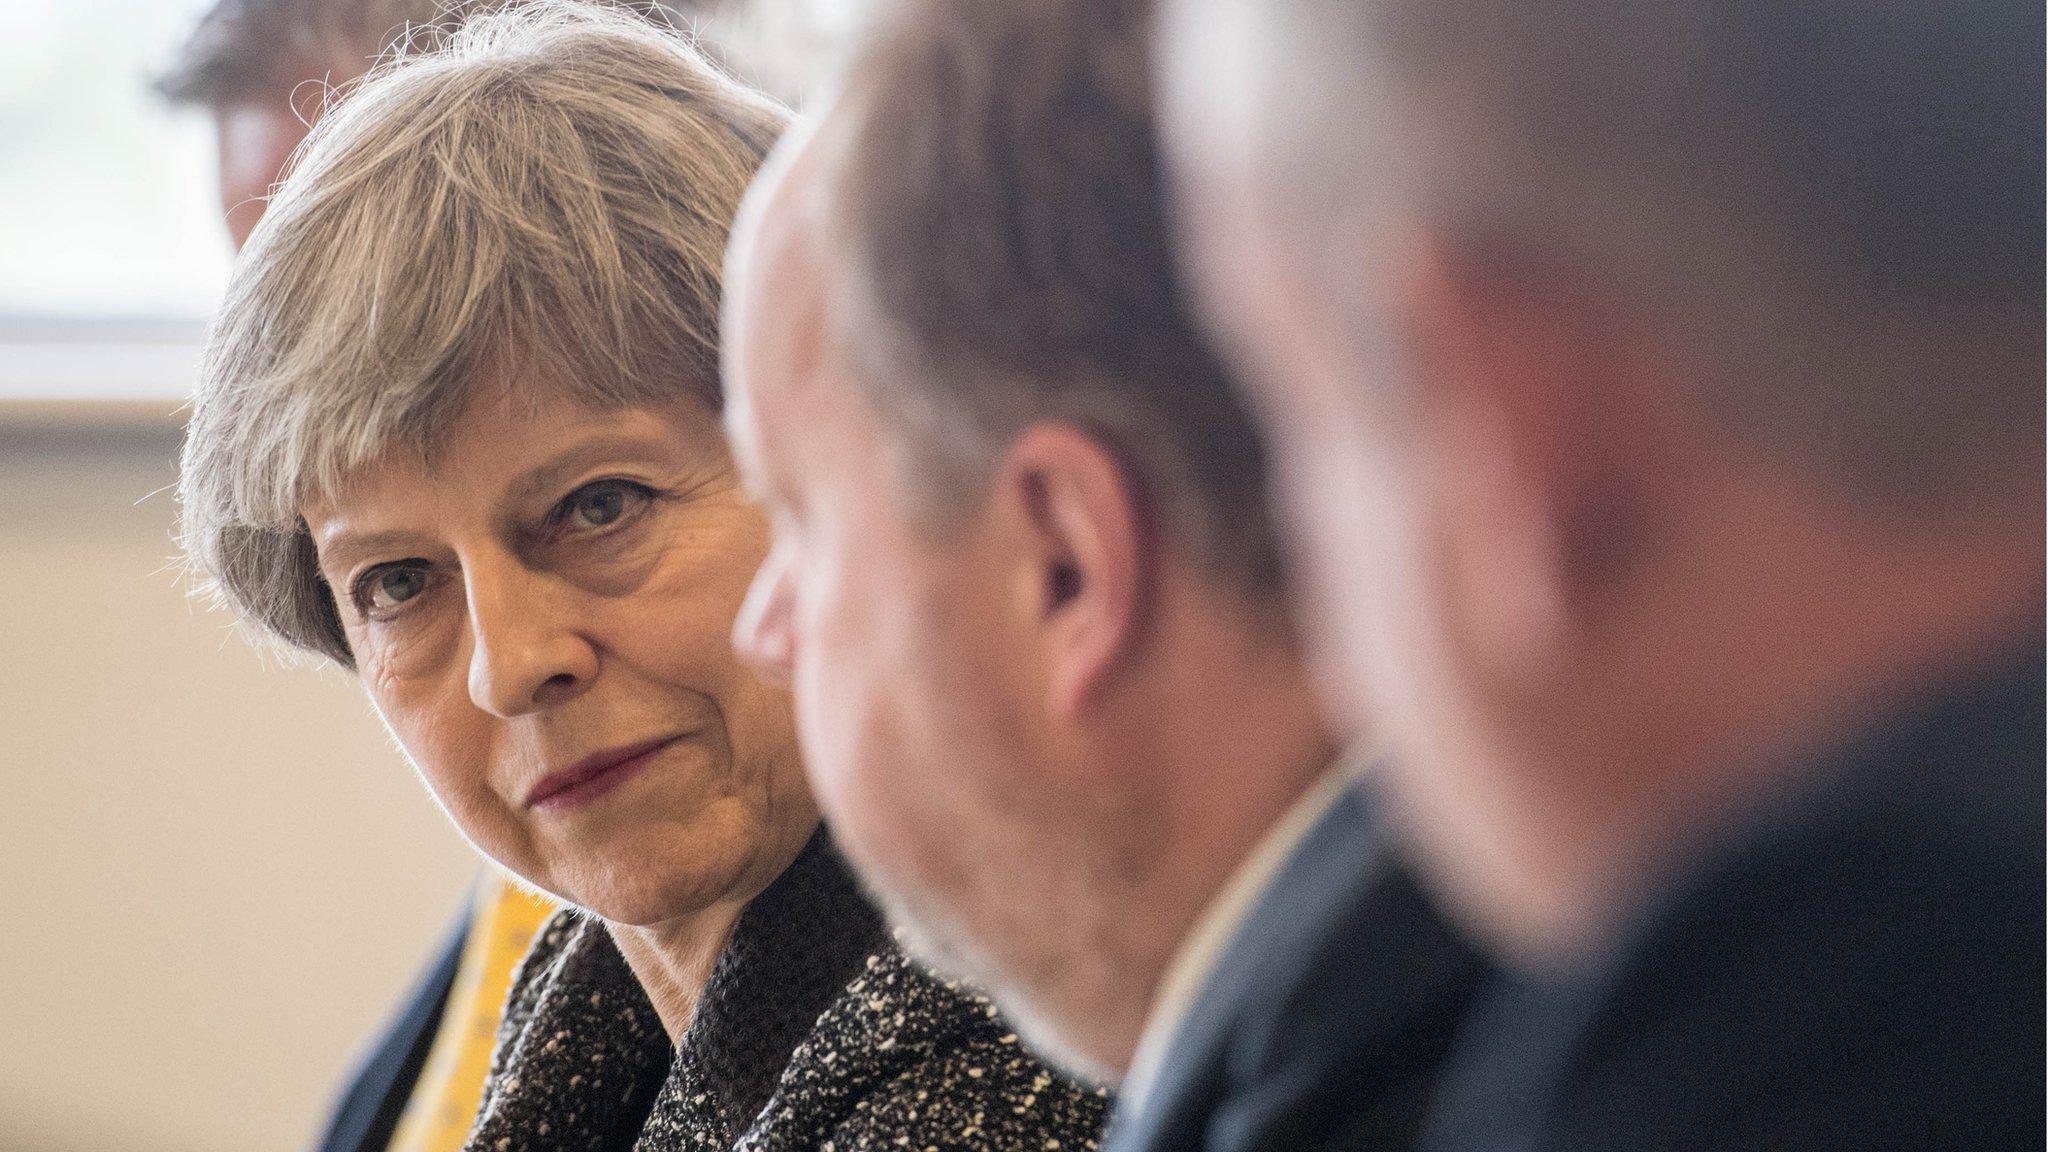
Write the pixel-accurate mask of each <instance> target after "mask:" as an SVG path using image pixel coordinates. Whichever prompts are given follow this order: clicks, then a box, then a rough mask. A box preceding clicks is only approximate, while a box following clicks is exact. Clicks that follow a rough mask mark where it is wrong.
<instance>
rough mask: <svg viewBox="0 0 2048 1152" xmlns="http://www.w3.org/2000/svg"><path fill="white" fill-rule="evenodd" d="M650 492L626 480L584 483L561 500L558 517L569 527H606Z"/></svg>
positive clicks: (631, 509)
mask: <svg viewBox="0 0 2048 1152" xmlns="http://www.w3.org/2000/svg"><path fill="white" fill-rule="evenodd" d="M652 494H653V493H652V492H651V491H649V490H648V489H647V488H646V487H644V486H643V485H639V484H634V483H631V482H628V481H625V480H600V481H598V482H597V483H595V484H586V485H585V486H583V487H582V488H579V489H577V490H576V491H575V492H572V493H570V494H569V497H568V499H566V500H564V501H562V505H561V509H560V513H559V519H560V522H561V523H562V524H563V525H564V526H565V527H568V528H571V529H576V530H585V531H587V530H589V529H593V528H608V527H610V526H611V525H613V524H616V523H618V522H619V521H621V520H624V519H625V518H626V517H627V516H630V515H632V514H633V513H634V512H636V511H638V510H639V508H640V506H641V505H642V504H644V503H646V501H647V500H648V498H649V497H650V496H651V495H652Z"/></svg>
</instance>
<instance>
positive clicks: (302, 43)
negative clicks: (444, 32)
mask: <svg viewBox="0 0 2048 1152" xmlns="http://www.w3.org/2000/svg"><path fill="white" fill-rule="evenodd" d="M446 8H448V4H447V3H445V0H219V3H217V4H215V5H214V6H213V8H212V9H211V10H209V11H208V12H207V13H206V15H205V16H203V17H201V18H200V21H199V24H198V26H197V27H196V28H194V29H193V31H192V35H191V36H190V37H189V38H188V39H187V40H186V42H185V45H184V47H183V48H182V49H181V50H180V51H179V54H178V58H177V61H176V62H175V63H174V64H173V65H172V67H171V70H170V71H169V72H168V73H167V74H166V75H165V76H164V77H163V79H162V80H160V81H159V82H158V87H159V89H161V90H162V91H163V93H164V94H165V95H166V96H168V97H170V98H171V99H172V100H175V101H177V102H179V103H184V104H193V105H197V106H200V107H203V108H205V109H206V110H207V111H208V112H210V113H211V114H212V116H213V123H214V137H215V142H216V144H217V146H218V149H219V158H220V202H221V209H222V211H223V212H225V213H226V215H227V222H228V234H229V235H230V236H231V237H232V238H233V239H234V243H235V247H236V248H240V247H241V246H242V243H243V241H245V240H247V239H248V238H249V232H250V230H251V229H253V228H255V227H256V221H257V220H259V219H261V218H262V216H263V207H264V204H265V202H266V198H267V197H268V196H269V195H270V188H271V185H273V184H275V183H276V182H277V180H278V177H279V175H280V174H281V173H282V172H283V170H284V166H285V164H286V162H288V161H289V160H290V159H291V156H292V152H293V150H295V149H296V148H297V147H298V146H299V142H300V141H301V140H304V139H305V138H306V133H307V131H308V130H309V129H310V128H311V127H312V124H313V121H314V120H316V119H318V117H319V115H320V112H321V110H322V108H323V105H324V103H325V101H326V98H327V91H328V89H329V88H330V87H331V86H335V85H340V84H345V83H347V82H348V81H350V80H353V79H355V78H357V77H358V76H361V75H362V74H363V73H365V72H367V71H369V69H370V65H371V64H373V63H375V62H376V60H377V57H378V55H379V54H380V53H382V52H383V51H384V49H385V48H386V47H387V46H388V45H390V43H391V42H392V40H393V39H395V38H397V37H399V36H402V35H404V34H405V32H406V29H407V28H408V26H410V25H426V24H432V23H434V22H435V20H436V19H437V18H438V17H440V15H441V13H442V12H443V10H444V9H446Z"/></svg>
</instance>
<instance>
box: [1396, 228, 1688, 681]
mask: <svg viewBox="0 0 2048 1152" xmlns="http://www.w3.org/2000/svg"><path fill="white" fill-rule="evenodd" d="M1412 259H1413V264H1412V266H1411V268H1410V269H1409V271H1410V275H1409V276H1407V277H1406V278H1405V280H1406V287H1407V289H1408V291H1407V293H1406V294H1405V298H1404V300H1403V301H1402V305H1401V306H1402V307H1403V309H1404V310H1405V311H1406V312H1407V316H1406V317H1405V320H1406V323H1405V327H1406V328H1407V335H1408V340H1407V345H1408V347H1409V350H1410V354H1411V362H1410V363H1411V370H1412V372H1413V378H1414V384H1415V385H1416V386H1417V391H1418V394H1417V396H1416V400H1417V404H1418V408H1417V413H1418V415H1419V416H1421V417H1422V419H1423V421H1424V427H1425V428H1426V429H1427V431H1426V432H1425V437H1426V439H1427V440H1428V441H1429V443H1428V446H1426V447H1425V446H1418V449H1419V450H1420V451H1423V452H1425V453H1427V454H1428V458H1426V459H1424V460H1423V461H1422V467H1423V468H1424V469H1425V470H1426V474H1428V475H1430V476H1431V477H1432V483H1431V488H1432V489H1433V491H1432V494H1431V497H1430V498H1431V499H1433V500H1434V501H1435V502H1436V503H1437V506H1438V513H1439V516H1440V519H1439V520H1438V523H1439V525H1440V526H1441V531H1442V535H1441V536H1440V537H1439V539H1438V541H1437V542H1436V544H1437V547H1438V548H1439V549H1440V555H1439V556H1437V557H1435V558H1434V560H1433V563H1434V564H1435V566H1436V569H1435V579H1437V580H1438V581H1439V587H1440V589H1441V591H1442V592H1443V594H1444V595H1446V596H1450V597H1452V598H1453V604H1452V605H1451V607H1452V612H1451V613H1450V618H1451V619H1452V620H1453V621H1455V625H1454V626H1456V627H1459V628H1460V629H1461V630H1462V631H1463V633H1464V635H1462V636H1460V637H1458V638H1457V639H1458V641H1459V642H1460V643H1462V644H1465V645H1469V646H1471V649H1472V652H1473V654H1474V656H1475V657H1477V658H1478V659H1480V660H1481V661H1482V662H1484V663H1485V664H1486V665H1487V666H1489V667H1492V668H1494V669H1495V670H1496V671H1499V672H1504V673H1508V674H1510V675H1513V674H1516V673H1527V672H1529V671H1532V670H1534V668H1533V667H1532V665H1535V664H1540V663H1541V662H1542V661H1543V660H1545V659H1546V654H1547V653H1551V652H1553V651H1554V650H1555V649H1556V647H1557V645H1558V644H1559V643H1560V642H1561V641H1562V640H1563V639H1564V634H1565V633H1566V632H1567V631H1570V630H1575V629H1578V628H1581V627H1583V626H1585V625H1586V624H1587V623H1588V622H1589V616H1590V615H1591V614H1593V613H1596V612H1597V611H1598V610H1599V608H1600V605H1601V602H1602V600H1603V599H1605V598H1607V597H1608V596H1609V595H1610V594H1611V593H1612V592H1613V590H1614V588H1615V587H1616V584H1617V583H1618V582H1619V581H1620V580H1622V579H1623V578H1624V577H1625V575H1626V573H1627V571H1628V570H1629V569H1630V568H1631V566H1632V565H1633V564H1634V563H1635V562H1636V561H1637V560H1638V559H1639V558H1640V551H1639V550H1640V549H1641V548H1642V547H1643V546H1644V543H1645V538H1644V534H1645V532H1646V531H1647V530H1648V529H1649V527H1650V526H1652V525H1654V524H1655V523H1656V520H1657V513H1656V507H1657V505H1658V504H1659V503H1660V502H1661V500H1662V498H1663V497H1662V488H1663V486H1664V485H1667V484H1669V483H1670V482H1671V481H1672V479H1673V478H1672V476H1671V475H1670V473H1671V470H1672V468H1673V467H1675V465H1676V463H1677V460H1676V457H1675V455H1674V454H1673V453H1671V452H1670V451H1669V450H1668V449H1669V446H1668V444H1667V442H1666V441H1667V438H1666V437H1665V435H1664V431H1665V427H1664V425H1663V424H1661V423H1660V422H1659V420H1658V418H1657V417H1658V415H1659V413H1658V411H1657V408H1656V405H1655V404H1653V403H1651V402H1650V395H1651V391H1652V390H1651V389H1649V388H1646V386H1645V385H1646V384H1647V383H1648V381H1647V380H1646V378H1645V376H1646V372H1647V371H1648V370H1649V369H1650V366H1651V365H1650V362H1649V361H1648V360H1646V359H1645V358H1644V357H1643V356H1642V355H1640V352H1639V349H1638V348H1637V346H1636V345H1635V344H1633V343H1632V339H1631V333H1632V332H1634V331H1635V330H1636V329H1635V328H1634V326H1633V325H1632V324H1631V323H1630V321H1629V318H1628V317H1626V316H1624V315H1622V314H1620V313H1618V312H1615V311H1612V310H1610V309H1609V308H1607V307H1605V306H1604V305H1603V303H1602V302H1601V301H1600V300H1598V299H1596V298H1594V297H1592V296H1590V295H1588V294H1586V293H1584V292H1582V291H1580V290H1579V289H1578V288H1577V286H1576V285H1575V283H1574V282H1573V278H1572V277H1571V276H1570V275H1569V274H1568V272H1566V271H1564V270H1561V269H1558V268H1555V267H1547V266H1543V265H1540V264H1537V263H1535V262H1533V261H1527V260H1523V259H1520V258H1518V256H1517V254H1515V253H1514V252H1512V251H1507V250H1501V249H1496V248H1463V249H1454V248H1451V247H1449V246H1445V245H1441V244H1426V245H1421V246H1419V247H1418V248H1417V249H1416V250H1414V252H1413V253H1412Z"/></svg>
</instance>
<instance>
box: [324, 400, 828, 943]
mask: <svg viewBox="0 0 2048 1152" xmlns="http://www.w3.org/2000/svg"><path fill="white" fill-rule="evenodd" d="M456 428H457V431H456V433H455V434H454V435H453V437H452V438H451V439H450V441H449V443H448V444H447V446H446V450H445V451H444V452H443V453H441V454H440V455H439V457H438V459H437V460H436V461H435V463H434V465H433V466H432V467H431V468H428V467H425V466H423V465H420V464H418V463H415V462H413V461H411V460H399V459H392V460H388V461H385V462H383V463H382V464H380V465H378V466H375V467H372V468H369V469H365V470H364V471H363V472H362V473H360V474H359V475H357V476H355V477H354V478H353V479H352V481H351V482H350V483H349V484H347V485H346V486H344V488H343V490H342V491H341V493H340V495H338V496H337V497H336V498H335V499H334V500H333V501H332V502H329V503H321V504H317V505H310V506H308V507H306V508H304V509H302V510H301V511H302V513H303V515H304V517H305V520H306V524H307V526H308V528H309V529H310V530H311V532H312V535H313V540H314V542H315V544H316V545H317V546H318V549H319V555H320V568H321V572H322V573H323V574H324V575H325V576H326V578H327V581H328V584H329V586H330V587H331V588H332V589H333V590H334V596H335V600H336V602H337V604H338V606H339V609H340V612H341V618H342V620H343V623H344V627H345V629H346V631H347V634H348V641H349V646H350V648H351V649H352V650H353V652H354V653H355V657H356V664H357V668H358V670H359V671H360V673H361V675H362V679H363V683H364V685H365V687H366V688H368V690H369V693H370V697H371V699H372V700H374V701H375V702H376V705H377V710H378V711H379V712H380V713H382V714H383V717H384V720H385V722H386V723H388V724H389V725H390V726H391V730H392V732H393V733H395V734H396V735H397V737H398V740H399V742H400V743H401V744H403V745H404V746H405V750H406V752H407V753H408V754H409V755H410V756H411V757H412V760H413V763H414V764H416V765H417V766H418V767H419V770H420V773H421V775H422V776H424V777H425V778H426V781H427V784H428V786H429V787H431V788H432V789H433V792H434V795H435V796H436V797H437V798H438V799H439V800H440V802H441V804H442V806H443V807H444V808H446V809H447V811H448V814H449V815H450V816H452V817H453V818H454V819H455V822H456V824H458V825H459V826H460V827H461V828H462V831H463V833H464V834H465V835H467V836H468V837H469V839H470V841H471V843H473V844H475V845H476V846H477V848H478V849H479V850H481V851H482V852H483V853H484V854H485V855H487V856H489V857H491V858H492V859H493V860H496V861H497V862H498V863H500V864H502V865H504V866H505V867H506V868H508V869H510V870H511V871H512V872H514V873H516V874H517V875H519V876H520V877H522V878H524V879H526V880H527V881H528V882H530V883H532V884H534V885H535V886H537V887H540V888H542V889H545V890H547V891H548V892H551V893H554V894H555V895H557V896H559V897H561V898H563V899H566V900H568V901H570V902H571V903H574V904H577V905H580V906H582V907H584V908H587V909H589V910H591V911H592V912H595V913H597V914H598V915H599V916H602V917H604V918H605V919H607V920H611V921H613V922H616V923H621V924H631V925H653V924H659V923H661V922H663V921H667V920H671V919H674V918H676V917H679V916H684V915H687V914H689V913H691V912H694V911H697V910H698V909H701V908H705V907H708V906H710V905H712V904H714V903H719V902H722V901H732V900H738V901H744V900H747V899H751V898H752V896H753V895H754V894H755V893H757V892H759V891H760V890H761V888H763V887H765V886H766V885H767V884H768V882H769V881H771V880H772V879H774V877H775V876H776V875H778V874H779V873H780V872H781V871H782V869H783V868H784V867H785V866H786V865H787V864H788V863H789V861H790V860H791V859H793V858H794V857H795V855H796V853H797V852H798V851H799V850H800V849H801V847H802V845H803V842H804V840H805V839H806V838H808V836H809V835H810V833H811V831H812V830H813V828H815V826H816V824H817V814H816V809H815V808H814V807H813V805H812V801H811V797H810V792H809V790H808V788H807V786H806V785H805V782H804V776H803V769H802V764H801V763H800V761H799V759H798V753H797V747H796V738H795V729H794V726H793V723H792V719H791V711H790V704H789V699H788V696H787V694H786V693H785V692H783V691H782V690H780V689H777V688H772V687H770V686H768V685H766V684H763V683H762V682H761V681H759V680H757V679H755V678H754V676H753V675H752V674H750V673H749V672H748V670H747V669H746V668H745V667H744V666H743V665H742V664H741V663H740V661H739V660H738V659H737V657H735V655H734V653H733V651H732V648H731V644H730V642H729V639H728V638H729V636H730V634H731V631H732V621H733V616H734V614H735V613H736V612H737V611H738V609H739V605H740V600H741V598H742V597H743V596H744V594H745V592H746V588H747V584H748V581H749V580H750V578H751V577H752V575H753V572H754V570H755V568H756V567H757V566H758V565H759V564H760V561H761V558H762V556H763V554H764V553H765V551H766V548H767V542H768V535H767V528H766V524H765V521H764V519H763V517H762V516H761V514H760V513H759V512H758V511H757V510H756V509H755V508H754V506H753V505H752V504H750V503H748V501H747V500H746V499H745V498H744V497H743V495H742V493H741V489H740V486H739V485H738V483H736V481H735V479H734V470H733V466H732V462H731V459H730V458H729V457H728V455H727V454H726V449H725V443H724V440H723V439H722V437H721V436H720V435H719V429H718V420H717V417H716V416H715V415H714V414H713V413H712V412H711V410H710V409H709V408H708V407H706V406H705V405H703V404H701V403H699V402H696V401H684V402H682V403H679V404H678V405H676V406H675V407H674V408H672V409H665V410H647V409H628V410H624V411H618V412H596V411H592V410H590V409H587V408H583V407H581V406H578V405H576V404H573V403H570V402H567V401H561V402H555V403H543V404H540V405H537V406H536V405H534V404H532V403H530V402H522V403H519V404H512V403H508V402H507V399H506V392H505V391H504V390H503V388H502V387H500V386H497V385H491V386H487V387H485V388H483V389H481V390H480V392H479V395H478V398H477V399H475V400H473V401H472V402H471V403H470V404H469V406H468V409H467V411H466V412H465V413H464V414H463V415H462V417H461V418H460V419H459V420H458V421H457V422H456Z"/></svg>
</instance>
